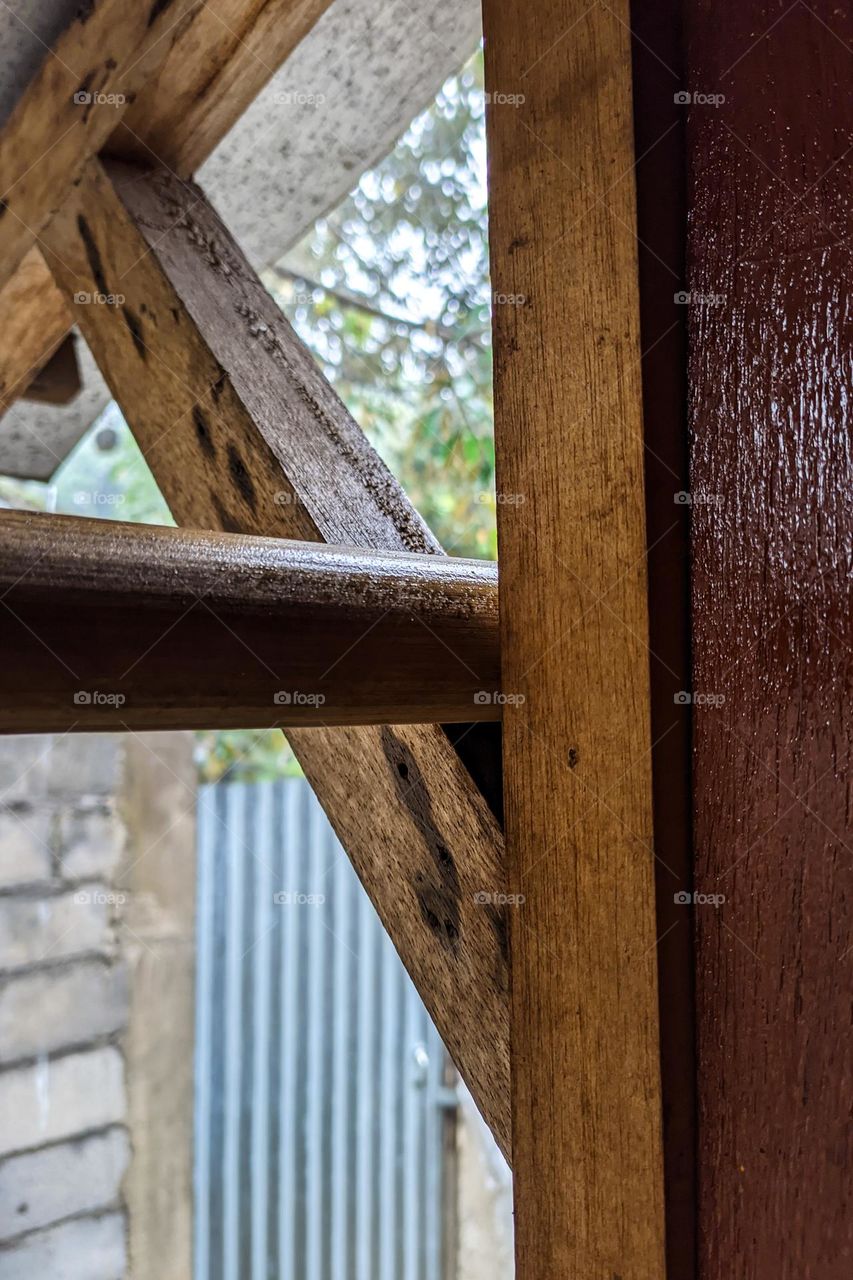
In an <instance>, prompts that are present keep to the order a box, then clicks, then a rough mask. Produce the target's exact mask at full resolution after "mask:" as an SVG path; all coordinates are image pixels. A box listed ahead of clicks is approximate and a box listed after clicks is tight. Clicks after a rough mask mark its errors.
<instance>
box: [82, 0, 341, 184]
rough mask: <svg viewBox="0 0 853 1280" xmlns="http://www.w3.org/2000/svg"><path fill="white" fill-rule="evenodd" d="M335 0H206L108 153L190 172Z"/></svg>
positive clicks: (114, 137) (307, 89) (116, 134)
mask: <svg viewBox="0 0 853 1280" xmlns="http://www.w3.org/2000/svg"><path fill="white" fill-rule="evenodd" d="M330 2H331V0H207V2H206V3H205V4H204V5H202V6H201V7H200V8H199V9H198V10H197V11H196V12H195V14H194V16H193V21H192V22H191V23H189V24H188V25H187V26H186V28H185V29H184V30H183V31H182V32H181V34H180V35H179V37H178V39H177V40H176V41H175V43H174V45H173V46H172V49H171V51H170V53H169V55H168V57H167V58H166V60H165V62H164V63H163V65H162V67H161V68H160V71H159V74H158V75H157V76H156V77H155V78H154V79H153V80H152V81H151V82H150V83H149V84H148V85H147V86H146V87H145V89H144V90H143V91H142V93H140V95H139V97H138V99H137V101H136V102H135V103H134V104H133V106H132V107H131V108H130V110H129V111H128V112H127V114H126V115H125V117H124V118H123V120H122V122H121V124H119V126H118V128H117V129H116V131H115V132H114V134H113V135H112V137H111V138H110V139H109V142H108V145H107V148H106V149H107V151H108V152H109V153H110V154H111V155H114V156H120V157H123V158H125V159H128V160H134V161H138V162H140V163H142V164H147V165H151V164H154V165H157V166H160V165H162V166H163V167H165V168H168V169H172V170H173V171H174V172H175V173H177V174H180V175H181V176H183V177H189V176H190V175H191V174H193V173H194V172H195V170H196V169H197V168H198V167H199V166H200V165H201V164H202V163H203V161H205V160H206V159H207V157H208V156H209V155H210V153H211V152H212V151H213V149H214V147H216V145H217V144H218V143H219V142H220V141H221V140H222V139H223V138H224V137H225V134H226V133H227V132H228V130H229V129H230V128H231V126H232V125H233V124H234V123H235V121H236V120H238V119H239V117H240V116H241V115H242V113H243V112H244V111H245V110H246V108H247V107H248V106H249V104H250V103H251V102H252V101H253V99H254V98H255V97H256V96H257V95H258V93H260V91H261V89H262V88H263V87H264V85H265V84H266V83H267V81H268V80H269V79H270V77H271V76H272V75H273V74H274V73H275V72H276V71H277V70H278V68H279V67H280V66H281V64H282V63H283V62H284V61H285V60H286V59H287V57H288V56H289V55H290V54H291V53H292V52H293V50H294V49H295V48H296V46H297V44H298V43H299V42H300V40H302V39H303V37H304V36H306V35H307V34H308V32H309V31H310V30H311V28H312V27H313V26H314V23H315V22H316V21H317V19H318V18H319V17H320V16H321V15H322V14H323V13H324V12H325V11H326V9H328V7H329V4H330ZM299 88H300V91H301V92H302V93H309V92H310V91H311V88H310V86H304V85H303V86H299Z"/></svg>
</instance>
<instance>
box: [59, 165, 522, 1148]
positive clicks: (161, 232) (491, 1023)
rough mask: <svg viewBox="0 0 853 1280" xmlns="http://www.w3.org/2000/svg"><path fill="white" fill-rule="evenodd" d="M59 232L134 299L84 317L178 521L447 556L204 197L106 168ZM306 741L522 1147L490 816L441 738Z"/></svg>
mask: <svg viewBox="0 0 853 1280" xmlns="http://www.w3.org/2000/svg"><path fill="white" fill-rule="evenodd" d="M49 237H50V242H51V246H52V247H53V249H54V250H55V251H56V257H55V259H53V260H52V261H54V262H55V264H56V275H57V279H58V281H59V283H60V284H61V286H62V287H63V289H64V290H65V293H66V296H67V297H69V298H73V295H74V293H75V292H76V291H77V290H80V289H83V290H85V289H87V288H91V287H92V285H93V283H94V282H95V281H97V280H101V281H102V282H103V283H105V284H106V285H107V291H108V292H113V293H118V292H120V293H121V294H122V296H123V302H122V303H121V304H120V305H119V306H117V307H112V308H111V307H85V306H84V307H80V308H78V320H79V324H80V326H81V328H82V330H83V332H84V334H85V336H86V338H87V340H88V342H89V345H90V347H91V348H92V351H93V353H94V355H95V357H96V359H97V360H98V363H99V365H100V367H101V369H102V371H103V373H104V376H105V377H106V379H107V381H108V383H109V384H110V387H111V389H112V391H113V393H114V395H115V396H116V399H117V400H118V401H119V403H120V405H121V406H122V409H123V411H124V413H125V416H126V417H127V419H128V421H129V423H130V425H131V427H132V429H133V431H134V434H135V435H136V438H137V440H138V441H139V443H140V445H141V447H142V450H143V452H144V454H145V457H146V459H147V461H148V463H149V465H150V466H151V468H152V471H153V472H154V475H155V477H156V479H157V481H158V483H159V485H160V487H161V489H162V491H163V494H164V496H165V498H166V500H167V502H168V503H169V505H170V507H171V510H172V512H173V514H174V516H175V518H176V519H177V520H179V521H180V522H181V523H182V524H184V525H190V526H196V527H200V528H218V529H223V530H230V531H232V532H251V533H259V534H266V535H269V536H277V537H282V536H288V537H298V538H304V539H318V540H325V541H330V542H335V543H349V544H352V545H358V546H369V547H373V548H376V549H386V550H392V551H393V550H403V551H417V552H423V553H438V552H440V548H439V546H438V544H437V542H436V540H435V538H434V537H433V536H432V534H431V533H430V532H429V530H428V529H427V527H426V526H425V524H424V523H423V521H422V520H421V518H420V517H419V516H418V514H417V512H415V511H414V509H413V508H412V507H411V505H410V504H409V503H408V501H407V499H406V497H405V495H404V494H403V492H402V490H401V489H400V487H399V485H398V484H397V482H396V480H395V479H394V477H393V476H392V475H391V474H390V472H389V471H388V470H387V468H386V467H385V466H384V465H383V464H382V463H381V461H380V460H379V458H378V457H377V456H376V454H375V453H374V452H373V450H372V449H371V447H370V446H369V444H368V443H367V441H366V439H365V437H364V436H363V434H362V432H361V431H360V429H359V428H358V426H357V425H356V424H355V423H354V422H353V420H352V419H351V418H350V416H349V414H348V413H347V412H346V410H345V409H344V407H343V405H342V404H341V402H340V400H339V399H338V397H337V396H336V395H335V393H334V391H333V390H332V389H331V388H330V387H329V385H328V384H327V383H326V381H325V380H324V379H323V377H322V375H321V374H320V372H319V370H318V369H317V366H316V364H315V363H314V361H313V359H312V357H311V355H310V354H309V352H308V351H307V350H306V349H305V348H304V347H303V345H302V344H301V343H300V341H299V340H298V338H297V337H296V335H295V334H294V332H293V330H292V329H291V328H290V326H289V325H288V324H287V322H286V321H285V320H284V318H283V316H282V315H281V313H280V311H279V310H278V308H277V307H276V306H275V304H274V303H273V301H272V299H271V298H270V297H269V295H268V294H267V293H266V291H265V290H264V288H263V286H262V285H261V283H260V281H259V280H258V279H257V277H256V276H255V274H254V273H253V272H252V270H251V268H250V267H249V265H248V263H247V262H246V260H245V258H244V257H243V255H242V254H241V252H240V250H239V249H238V248H237V246H236V245H235V244H234V242H233V240H232V238H231V237H230V235H229V234H228V232H227V230H226V229H225V228H224V227H223V225H222V224H221V222H220V221H219V219H218V218H217V217H216V215H215V213H214V212H213V211H212V209H211V208H210V206H209V205H208V204H207V201H206V200H205V199H204V196H203V195H202V193H201V192H200V191H199V190H198V189H196V188H193V187H192V186H187V185H186V184H181V183H179V182H178V181H177V180H175V179H172V178H170V177H169V176H168V175H162V174H160V175H155V176H153V177H151V176H146V175H144V174H142V173H140V172H138V171H135V170H128V169H127V168H124V169H122V168H121V167H114V168H113V169H112V170H111V172H110V173H109V174H108V173H107V171H106V170H105V169H104V167H103V166H102V165H101V164H99V163H98V162H93V163H92V164H91V165H90V166H89V168H88V170H87V172H86V174H85V175H84V178H83V180H82V182H81V184H80V186H79V187H78V188H77V189H76V191H75V194H74V199H73V200H71V201H69V202H68V203H67V204H66V205H65V206H64V208H63V209H62V211H61V213H60V214H59V215H58V216H57V217H56V218H55V219H54V221H53V223H52V224H51V226H50V229H49ZM288 736H289V737H290V741H291V743H292V744H293V746H294V749H295V750H296V752H297V755H298V756H299V759H300V761H301V763H302V765H303V767H304V769H305V772H306V774H307V775H308V777H309V779H310V780H311V782H312V785H313V786H314V788H315V790H316V791H317V794H318V796H319V797H320V799H321V801H322V803H323V805H324V807H325V808H326V811H327V813H328V814H329V817H330V819H331V821H332V823H333V825H334V827H335V829H336V831H337V833H338V835H339V837H340V839H341V842H342V844H343V845H344V847H345V848H346V850H347V852H348V853H349V855H350V857H351V858H352V860H353V863H354V864H355V866H356V869H357V870H358V873H359V875H360V876H361V879H362V881H363V883H364V884H365V886H366V888H367V889H368V892H369V893H370V894H371V897H372V898H373V901H374V903H375V904H376V906H377V909H378V911H379V914H380V915H381V917H382V919H383V921H384V923H385V925H386V928H388V930H389V932H390V933H391V936H392V937H393V939H394V942H395V945H396V946H397V949H398V950H399V952H400V955H401V956H402V958H403V960H404V962H405V964H406V966H407V968H408V969H409V972H410V973H411V974H412V977H413V979H414V981H415V983H416V985H417V986H418V989H419V991H420V992H421V995H422V997H423V998H424V1000H425V1003H426V1005H427V1007H428V1008H429V1010H430V1012H431V1014H432V1016H433V1018H434V1020H435V1022H436V1025H437V1026H438V1028H439V1030H440V1032H441V1033H442V1035H443V1036H444V1039H445V1042H446V1043H447V1046H448V1049H449V1050H450V1052H451V1054H452V1055H453V1057H454V1060H455V1061H456V1063H457V1066H458V1067H459V1069H460V1071H461V1073H462V1075H463V1076H464V1077H465V1079H466V1081H467V1082H468V1084H469V1086H470V1088H471V1090H472V1093H473V1095H474V1097H475V1098H476V1099H477V1101H478V1104H479V1106H480V1108H481V1110H482V1112H483V1114H484V1116H485V1117H486V1119H487V1121H488V1122H489V1124H490V1125H491V1127H492V1130H493V1132H494V1133H495V1135H496V1137H497V1140H498V1142H499V1143H500V1145H501V1147H502V1148H503V1149H504V1151H508V1150H509V1145H510V1143H509V1017H508V995H507V986H508V977H507V957H506V948H505V908H504V905H503V895H504V869H503V863H502V854H503V839H502V835H501V832H500V830H499V828H498V825H497V822H496V820H495V818H494V816H493V814H492V812H491V810H490V809H489V807H488V805H487V804H486V802H485V800H484V798H483V796H482V795H481V793H480V792H479V790H478V789H477V788H476V786H475V785H474V783H473V781H472V779H471V776H470V774H469V773H468V772H467V770H466V769H465V768H464V766H463V765H462V763H461V761H460V759H459V756H458V754H457V753H456V752H455V751H454V749H453V748H452V747H451V745H450V743H449V741H448V739H447V736H446V735H445V734H444V732H443V731H442V730H441V728H439V727H438V726H422V727H417V728H414V727H409V728H406V729H402V728H399V727H396V728H386V729H381V730H380V729H371V728H358V729H351V730H335V731H323V730H316V729H312V730H305V731H298V730H294V731H292V732H291V733H290V734H289V735H288ZM483 895H485V898H486V901H483Z"/></svg>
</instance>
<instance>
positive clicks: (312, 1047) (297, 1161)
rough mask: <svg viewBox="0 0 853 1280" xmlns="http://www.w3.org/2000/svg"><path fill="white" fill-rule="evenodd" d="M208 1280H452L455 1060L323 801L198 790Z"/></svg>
mask: <svg viewBox="0 0 853 1280" xmlns="http://www.w3.org/2000/svg"><path fill="white" fill-rule="evenodd" d="M198 804H199V824H198V839H199V858H198V922H197V938H198V941H197V948H198V977H197V1011H196V1036H197V1043H196V1100H195V1125H196V1159H195V1169H194V1186H195V1197H196V1221H195V1266H194V1270H195V1277H196V1280H451V1278H450V1276H445V1275H444V1272H443V1268H444V1265H445V1264H444V1250H443V1248H442V1239H443V1216H442V1214H443V1210H442V1197H443V1195H444V1188H445V1177H444V1161H445V1160H446V1158H447V1156H446V1149H447V1146H446V1143H445V1141H444V1139H443V1131H444V1127H445V1125H446V1114H447V1111H446V1108H447V1102H448V1091H447V1090H446V1089H445V1088H444V1073H445V1063H446V1054H445V1051H444V1047H443V1045H442V1043H441V1040H440V1038H439V1036H438V1033H437V1032H436V1030H435V1028H434V1027H433V1025H432V1023H431V1022H430V1020H429V1017H428V1015H427V1013H426V1010H425V1009H424V1007H423V1005H422V1004H421V1001H420V999H419V997H418V995H417V992H416V991H415V989H414V987H413V985H412V983H411V981H410V980H409V978H408V976H407V974H406V972H405V970H404V968H403V966H402V964H401V962H400V960H399V957H398V956H397V953H396V951H395V950H394V947H393V944H392V943H391V940H390V939H389V938H388V936H387V934H385V932H384V930H383V928H382V925H381V923H380V921H379V918H378V916H377V915H376V912H375V911H374V909H373V906H372V904H371V903H370V900H369V899H368V898H367V896H366V894H365V893H364V890H363V889H362V887H361V885H360V883H359V881H358V878H357V876H356V875H355V872H354V871H353V869H352V866H351V865H350V863H349V860H348V859H347V857H346V855H345V854H344V852H343V850H342V849H341V847H340V845H339V843H338V841H337V840H336V838H335V836H334V833H333V831H332V829H331V827H330V826H329V824H328V821H327V820H326V818H325V816H324V814H323V812H322V810H321V808H320V806H319V804H318V803H317V801H316V800H315V798H314V796H313V794H312V793H311V791H310V788H309V787H308V785H307V783H305V782H304V781H302V780H301V779H288V780H286V781H283V782H274V783H257V784H242V783H228V784H222V783H220V784H216V785H212V786H207V787H203V788H201V789H200V791H199V801H198Z"/></svg>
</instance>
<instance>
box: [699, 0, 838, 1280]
mask: <svg viewBox="0 0 853 1280" xmlns="http://www.w3.org/2000/svg"><path fill="white" fill-rule="evenodd" d="M687 13H688V36H689V39H688V67H689V79H688V86H687V87H688V89H689V91H690V93H691V97H692V101H691V103H690V105H689V108H688V111H689V114H688V144H689V148H688V149H689V155H690V161H691V190H690V200H691V224H690V225H691V236H690V242H689V252H688V264H689V279H688V288H689V304H688V306H687V314H688V317H689V326H690V350H691V357H690V416H691V428H692V431H691V440H692V450H691V454H692V456H691V494H692V507H691V518H692V548H693V653H694V682H693V702H694V708H693V716H694V753H695V755H694V795H695V807H696V818H695V832H696V889H697V891H698V892H699V893H701V894H702V895H704V900H699V901H698V902H697V905H696V928H697V1025H698V1057H699V1136H700V1142H699V1190H700V1197H699V1244H700V1247H699V1274H700V1277H703V1278H704V1280H717V1278H718V1277H729V1276H737V1277H738V1280H766V1277H768V1276H774V1277H780V1280H781V1278H782V1277H789V1276H790V1277H797V1278H798V1280H799V1278H800V1277H803V1280H805V1277H810V1278H811V1280H841V1278H842V1277H845V1276H849V1275H850V1274H851V1273H853V1218H851V1215H850V1209H849V1194H850V1185H851V1172H850V1171H851V1166H853V1130H851V1126H850V1123H849V1107H850V1087H851V1079H852V1078H853V1040H852V1039H851V1035H850V989H851V980H853V928H851V926H852V925H853V919H851V915H853V876H851V865H853V854H852V853H851V850H852V849H853V841H851V838H850V786H851V782H850V763H851V751H853V718H851V711H850V703H851V692H853V658H851V654H853V613H851V609H850V571H851V530H853V504H852V503H851V494H853V450H851V409H850V378H851V356H850V352H851V328H850V301H849V292H850V269H851V257H850V233H851V229H853V226H851V223H852V222H853V218H852V217H851V204H850V189H851V183H853V149H852V148H853V98H851V95H850V93H849V84H850V73H851V67H853V62H851V49H852V48H853V14H852V13H851V10H850V7H849V6H847V5H839V4H837V3H832V4H830V3H828V2H823V0H812V2H811V3H810V4H797V5H788V4H786V3H783V0H774V2H773V3H767V2H766V0H741V3H738V4H737V5H732V6H731V7H728V6H727V8H726V11H725V20H724V21H723V20H721V12H720V7H719V5H714V4H713V3H712V2H711V0H689V3H688V5H687ZM721 899H723V901H720V900H721Z"/></svg>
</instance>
